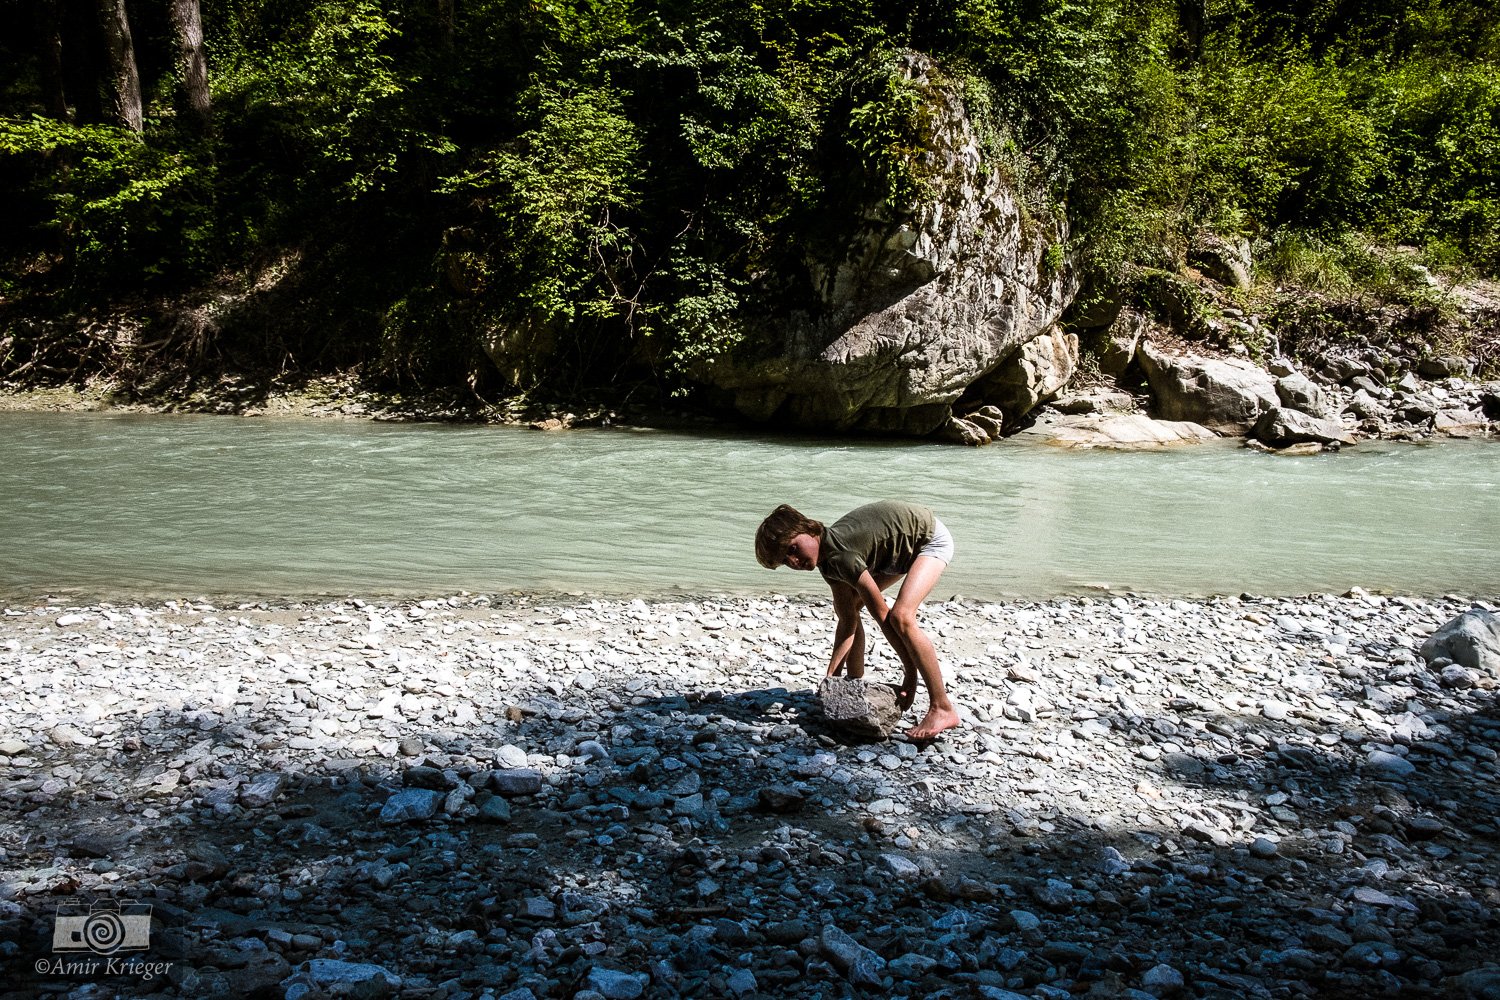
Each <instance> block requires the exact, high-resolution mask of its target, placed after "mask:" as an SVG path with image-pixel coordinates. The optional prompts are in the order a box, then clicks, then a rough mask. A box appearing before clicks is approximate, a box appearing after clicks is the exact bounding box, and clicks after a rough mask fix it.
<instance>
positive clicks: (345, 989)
mask: <svg viewBox="0 0 1500 1000" xmlns="http://www.w3.org/2000/svg"><path fill="white" fill-rule="evenodd" d="M300 977H306V978H307V979H308V980H311V982H312V984H313V985H314V986H316V987H318V988H319V989H323V990H333V991H335V992H336V993H337V995H339V996H347V997H357V998H361V1000H374V998H379V997H388V996H391V995H392V994H394V993H395V992H396V991H397V990H399V989H400V988H401V977H400V976H398V975H396V974H395V973H393V972H389V971H387V970H386V969H384V968H382V967H381V966H378V965H374V964H372V963H369V962H343V961H339V960H338V959H333V958H314V959H312V960H310V961H307V962H304V963H303V964H302V965H300V966H298V968H297V972H296V974H294V975H293V976H292V977H291V978H290V979H288V980H284V981H283V983H282V985H283V986H288V984H290V983H292V982H294V981H295V980H297V979H298V978H300ZM291 995H292V991H291V989H290V988H288V990H287V996H291Z"/></svg>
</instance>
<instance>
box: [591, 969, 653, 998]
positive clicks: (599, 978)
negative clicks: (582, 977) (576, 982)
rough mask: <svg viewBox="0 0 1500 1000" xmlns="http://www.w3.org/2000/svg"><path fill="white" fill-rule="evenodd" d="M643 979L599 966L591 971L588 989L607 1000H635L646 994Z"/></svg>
mask: <svg viewBox="0 0 1500 1000" xmlns="http://www.w3.org/2000/svg"><path fill="white" fill-rule="evenodd" d="M641 980H642V977H640V976H637V975H633V974H631V973H629V972H620V971H618V970H616V969H604V968H600V967H599V966H597V965H596V966H594V968H592V969H590V970H589V974H588V980H587V981H588V987H589V989H591V990H593V991H594V992H596V993H598V994H599V995H600V996H602V997H605V998H607V1000H635V998H636V997H638V996H641V995H642V994H643V993H645V992H646V984H645V983H644V982H642V981H641Z"/></svg>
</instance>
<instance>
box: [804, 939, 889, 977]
mask: <svg viewBox="0 0 1500 1000" xmlns="http://www.w3.org/2000/svg"><path fill="white" fill-rule="evenodd" d="M818 944H819V946H820V947H821V948H822V951H823V954H824V956H826V957H827V958H828V960H829V961H830V962H832V963H833V967H834V968H835V969H838V970H839V972H841V973H843V974H844V978H846V979H848V980H849V982H850V983H852V984H853V985H855V986H879V985H880V984H881V973H882V972H883V971H884V970H885V959H883V958H881V957H880V956H879V955H877V954H876V953H875V952H873V951H871V950H870V949H869V948H866V947H865V946H864V945H862V944H860V943H859V942H858V941H856V940H854V938H852V937H850V936H849V935H848V934H846V933H845V932H844V931H842V930H840V929H839V928H837V927H835V926H833V925H832V924H829V925H827V926H826V927H824V928H823V933H822V934H821V935H820V936H819V938H818Z"/></svg>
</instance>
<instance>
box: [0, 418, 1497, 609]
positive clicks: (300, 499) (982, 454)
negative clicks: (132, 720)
mask: <svg viewBox="0 0 1500 1000" xmlns="http://www.w3.org/2000/svg"><path fill="white" fill-rule="evenodd" d="M882 497H898V498H904V499H910V500H914V501H917V502H922V503H926V504H928V505H930V506H932V507H933V508H935V509H936V510H937V512H938V515H939V516H940V517H941V518H942V519H943V521H944V522H945V523H946V524H947V525H948V527H949V528H950V529H951V530H952V532H953V534H954V537H955V538H956V540H957V543H958V555H957V558H956V560H955V562H954V565H953V566H952V567H951V569H950V570H949V571H948V572H947V573H946V574H945V575H944V578H943V580H942V582H941V583H940V584H939V587H938V590H937V592H936V596H941V597H947V596H951V595H952V594H963V595H966V596H971V597H983V598H999V597H1017V596H1020V597H1049V596H1056V595H1061V594H1070V593H1104V592H1108V591H1110V590H1113V591H1135V592H1138V593H1148V594H1170V595H1183V596H1189V595H1202V594H1214V593H1227V594H1237V593H1240V592H1242V591H1249V592H1253V593H1260V594H1277V595H1286V594H1300V593H1311V592H1333V591H1343V590H1346V589H1348V588H1349V587H1351V586H1356V585H1357V586H1362V587H1365V588H1367V589H1371V590H1384V591H1393V592H1404V593H1417V594H1423V593H1426V594H1435V593H1445V592H1458V593H1464V594H1495V593H1500V447H1496V446H1495V445H1494V444H1493V443H1485V442H1462V441H1450V442H1441V443H1436V444H1430V445H1414V444H1386V443H1366V444H1361V445H1359V446H1358V447H1356V448H1352V449H1349V450H1346V451H1344V452H1342V453H1340V454H1328V455H1318V456H1309V457H1299V458H1289V457H1281V456H1267V455H1261V454H1256V453H1254V452H1250V451H1247V450H1245V449H1243V448H1239V447H1236V446H1234V445H1232V444H1230V443H1225V444H1223V445H1208V446H1200V447H1192V448H1183V449H1177V450H1170V451H1162V452H1107V451H1092V452H1076V451H1063V450H1056V449H1052V448H1048V447H1044V446H1038V445H1022V444H1015V443H1003V444H1000V445H996V446H993V447H989V448H983V449H978V450H974V449H967V448H956V447H944V446H937V445H932V444H924V443H908V442H892V441H867V440H834V441H830V440H826V439H808V438H795V437H758V436H735V435H727V434H708V433H694V434H688V433H677V432H665V431H645V430H622V429H607V430H578V431H570V432H566V433H539V432H535V431H528V430H522V429H516V428H506V427H465V426H443V425H431V424H381V423H371V422H363V421H342V420H312V419H263V420H262V419H246V418H234V417H189V416H138V415H106V414H26V413H4V414H0V591H3V592H5V593H8V594H10V595H26V596H36V595H41V594H45V593H53V594H76V595H78V596H80V597H88V598H95V597H102V598H108V597H112V596H127V595H129V596H142V597H152V596H156V597H165V596H184V597H196V596H200V595H203V596H225V595H231V596H245V597H249V596H255V595H266V596H271V595H275V596H284V597H308V596H315V595H322V594H330V595H340V596H341V595H349V594H359V595H411V594H441V593H449V592H458V591H469V592H472V593H506V592H510V591H515V590H526V591H544V592H545V591H563V592H582V593H599V594H609V595H615V596H619V595H631V594H640V595H642V596H653V597H659V596H670V595H673V594H695V595H699V594H712V593H720V592H724V593H742V594H743V593H771V592H784V593H808V594H811V593H818V592H826V591H824V588H823V586H822V584H821V582H820V581H819V578H818V576H817V574H815V573H794V572H792V571H791V570H786V569H781V570H777V571H776V572H775V573H772V572H770V571H767V570H763V569H761V568H760V567H759V566H758V565H757V564H756V562H755V557H754V554H753V547H752V541H751V539H752V536H753V534H754V531H755V528H756V525H757V524H758V523H759V522H760V519H761V518H762V517H764V516H765V515H766V513H768V512H769V511H770V510H771V509H772V507H774V506H775V505H776V504H778V503H781V502H789V503H792V504H794V505H796V506H797V507H799V508H800V509H802V510H803V511H804V513H807V514H809V515H810V516H813V517H817V518H820V519H823V520H833V519H836V518H837V517H838V516H839V515H841V514H842V513H844V512H845V511H846V510H848V509H849V508H851V507H854V506H856V505H858V504H860V503H863V502H865V501H868V500H874V499H879V498H882Z"/></svg>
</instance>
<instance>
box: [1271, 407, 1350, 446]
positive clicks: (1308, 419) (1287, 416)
mask: <svg viewBox="0 0 1500 1000" xmlns="http://www.w3.org/2000/svg"><path fill="white" fill-rule="evenodd" d="M1251 434H1252V435H1253V436H1254V437H1255V439H1256V440H1257V441H1264V442H1265V443H1266V444H1269V445H1272V446H1274V447H1277V448H1283V447H1286V446H1287V445H1290V444H1303V443H1306V442H1316V443H1318V444H1353V443H1354V436H1353V435H1352V434H1350V433H1349V432H1348V431H1346V430H1344V425H1343V424H1341V423H1339V422H1338V421H1336V420H1323V419H1322V418H1320V417H1315V416H1313V415H1312V414H1310V413H1303V412H1302V411H1301V410H1293V409H1290V408H1288V407H1285V406H1274V407H1272V408H1271V409H1269V410H1267V411H1266V412H1265V413H1263V414H1261V418H1260V419H1259V420H1258V421H1256V423H1255V429H1254V430H1253V431H1251Z"/></svg>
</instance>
